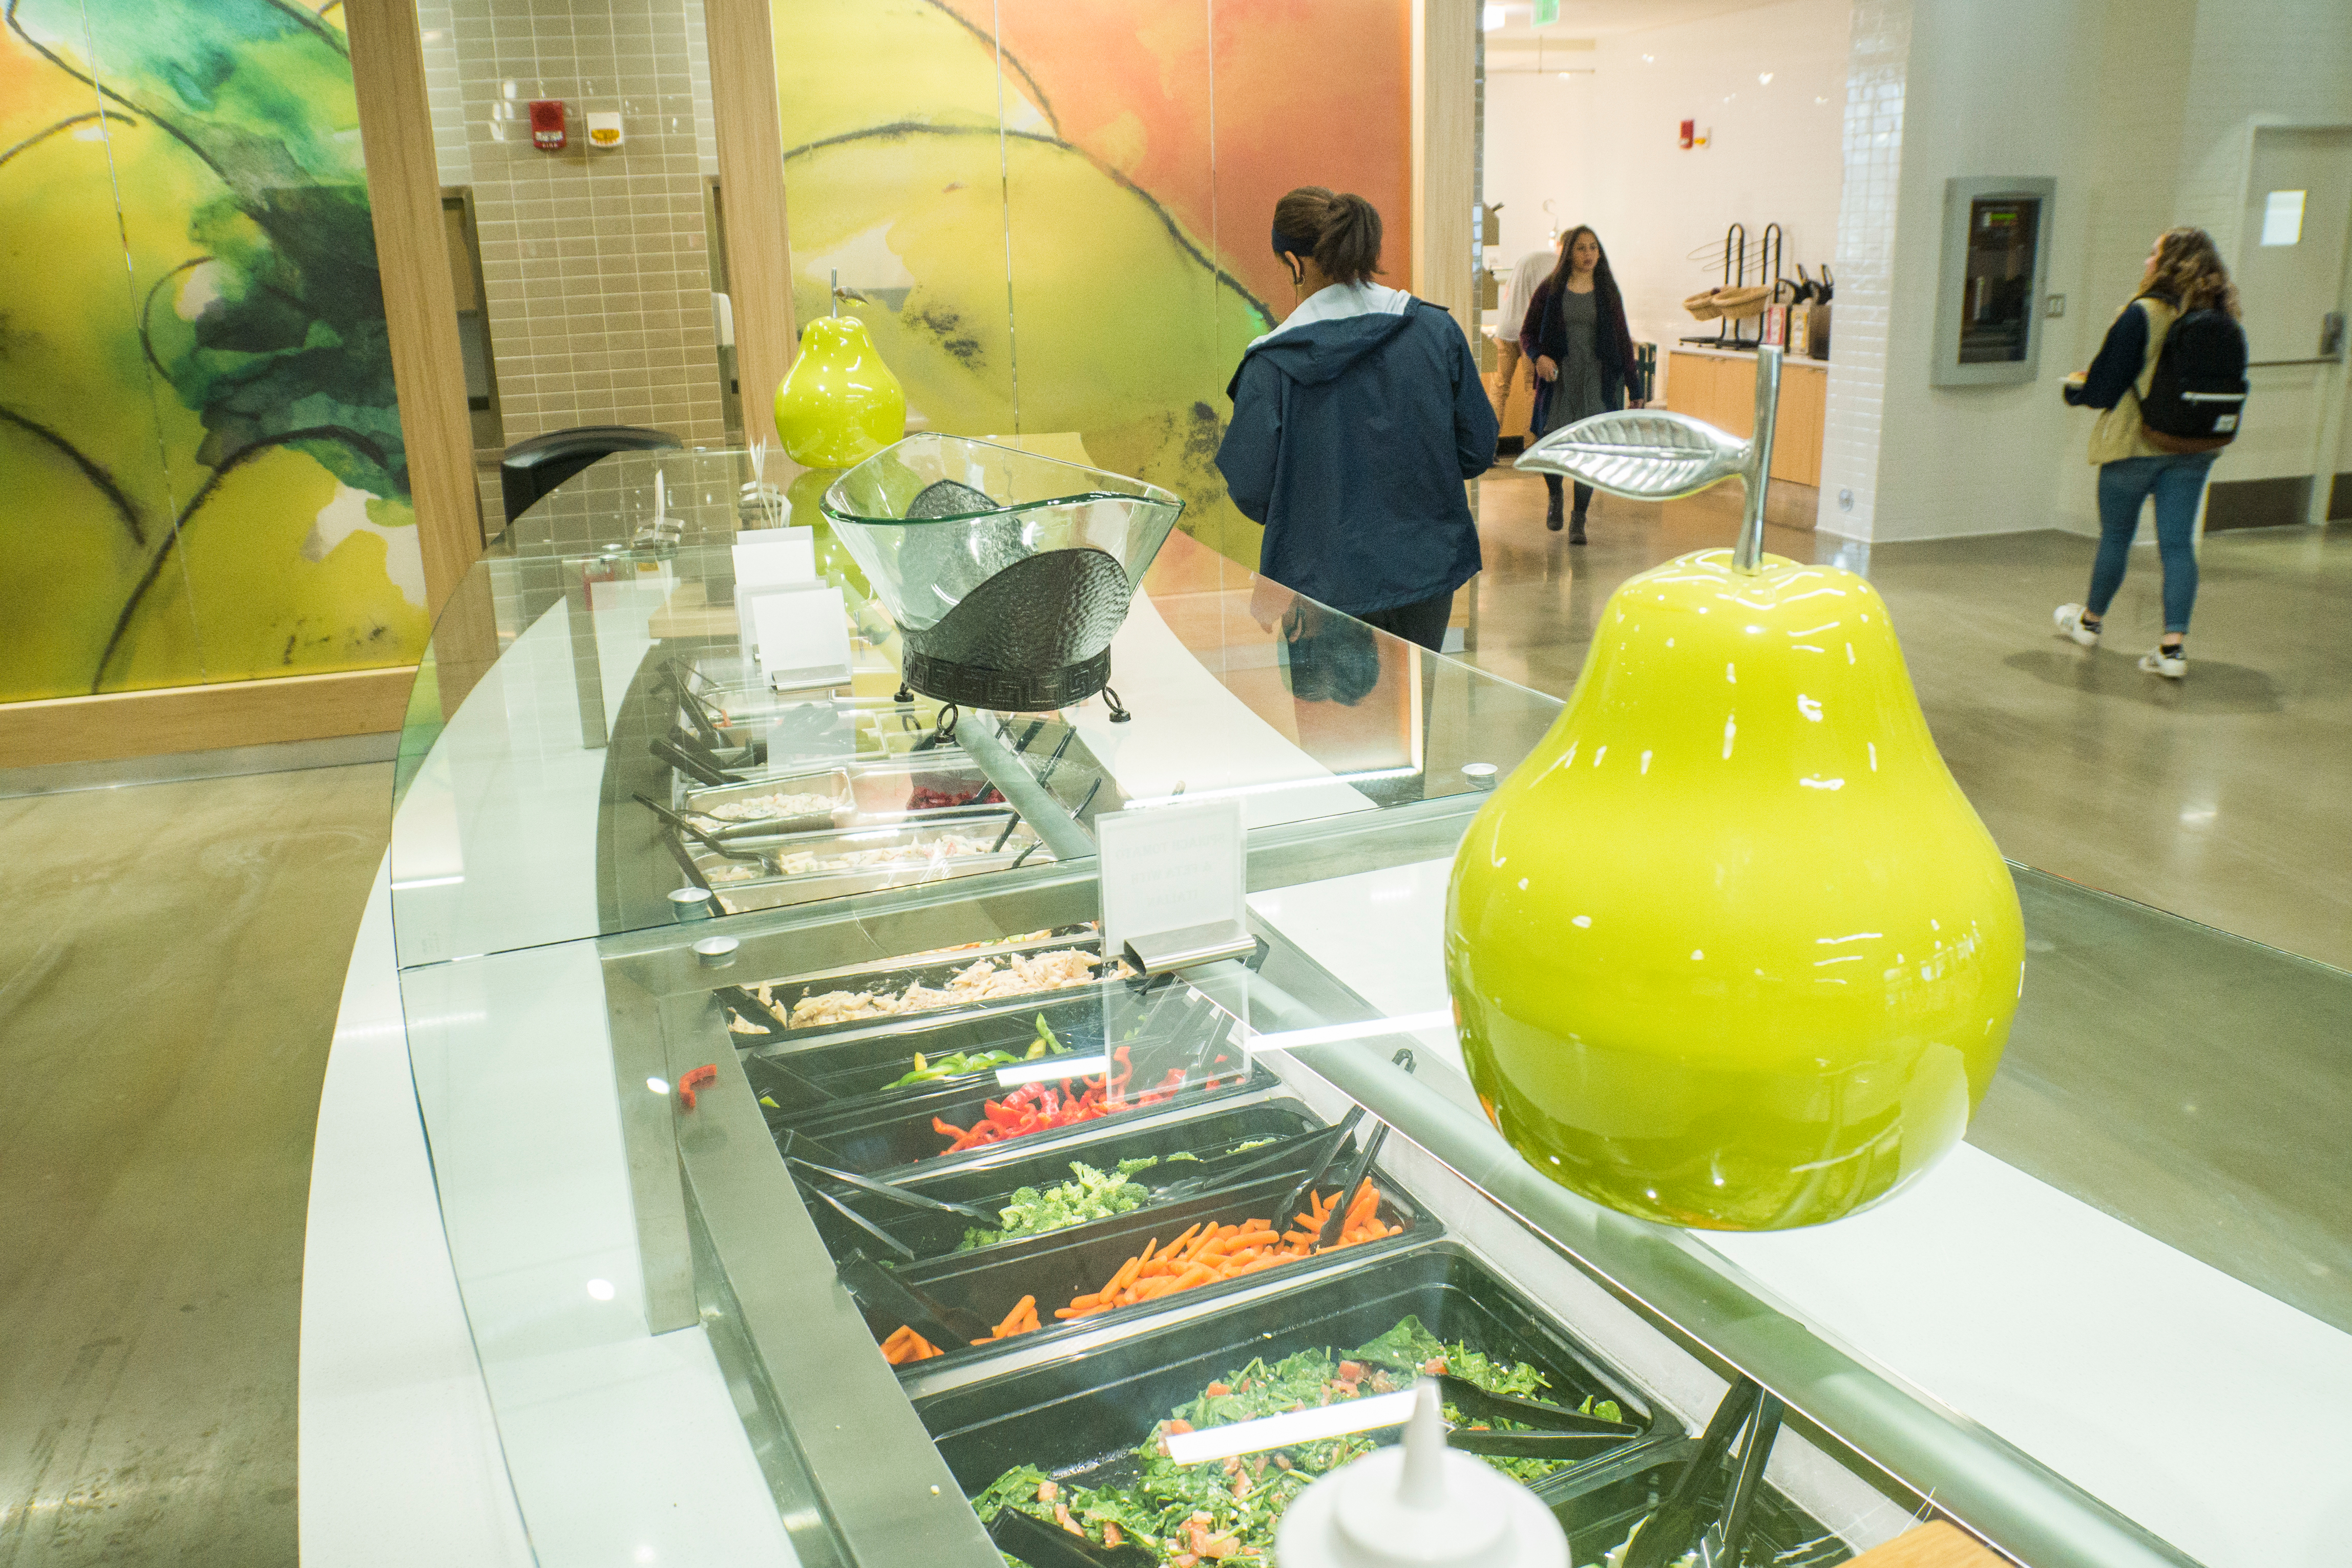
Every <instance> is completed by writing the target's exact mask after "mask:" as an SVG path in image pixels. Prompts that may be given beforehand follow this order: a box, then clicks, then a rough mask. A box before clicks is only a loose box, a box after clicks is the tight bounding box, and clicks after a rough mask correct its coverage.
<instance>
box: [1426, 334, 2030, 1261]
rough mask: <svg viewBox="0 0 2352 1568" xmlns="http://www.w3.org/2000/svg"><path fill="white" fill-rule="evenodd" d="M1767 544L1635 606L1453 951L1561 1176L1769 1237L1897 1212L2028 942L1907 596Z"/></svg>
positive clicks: (2009, 1008)
mask: <svg viewBox="0 0 2352 1568" xmlns="http://www.w3.org/2000/svg"><path fill="white" fill-rule="evenodd" d="M1776 368H1777V367H1776ZM1776 379H1777V378H1776ZM1603 417H1610V416H1603ZM1615 417H1616V418H1618V419H1619V420H1620V421H1622V420H1624V419H1628V418H1631V417H1633V416H1615ZM1643 419H1644V421H1645V422H1646V423H1647V425H1648V426H1649V427H1650V428H1651V429H1652V432H1653V434H1655V432H1656V430H1657V429H1658V428H1660V427H1661V425H1660V422H1662V421H1665V420H1667V419H1672V420H1675V421H1681V422H1683V423H1685V424H1687V425H1689V426H1692V427H1696V430H1698V431H1701V432H1705V433H1706V434H1707V435H1708V436H1710V437H1714V438H1716V439H1717V444H1718V445H1720V446H1722V447H1724V449H1725V452H1726V454H1727V456H1726V459H1725V460H1724V461H1718V462H1717V463H1716V466H1717V468H1721V469H1723V470H1724V471H1726V472H1728V471H1734V469H1735V468H1736V466H1739V465H1730V464H1728V461H1727V459H1728V456H1742V457H1746V458H1750V459H1752V458H1753V457H1754V455H1755V454H1754V451H1753V448H1752V446H1750V447H1748V448H1742V449H1739V450H1738V451H1737V452H1734V451H1732V450H1731V448H1732V447H1733V446H1734V445H1736V444H1735V442H1734V438H1732V437H1728V436H1723V435H1722V434H1721V433H1719V432H1715V431H1713V430H1712V429H1711V427H1707V426H1703V425H1699V424H1698V423H1697V422H1696V421H1689V420H1686V419H1685V416H1680V415H1675V416H1664V415H1648V416H1643ZM1578 428H1581V427H1578ZM1763 428H1764V429H1765V430H1766V431H1767V432H1768V433H1769V416H1768V420H1767V422H1766V423H1765V424H1764V426H1763ZM1568 434H1573V433H1572V432H1571V433H1568ZM1620 434H1621V436H1622V430H1621V433H1620ZM1669 434H1672V433H1669ZM1685 434H1686V433H1685ZM1555 439H1556V438H1555ZM1765 446H1766V449H1767V453H1766V455H1767V458H1768V460H1769V434H1768V438H1767V441H1766V442H1765ZM1538 450H1540V449H1538ZM1629 450H1632V449H1631V448H1629V447H1628V446H1627V445H1626V444H1624V442H1623V441H1622V439H1621V440H1620V441H1619V442H1618V444H1617V445H1616V446H1615V448H1614V449H1613V454H1612V460H1616V459H1622V458H1623V456H1624V455H1625V453H1626V452H1627V451H1629ZM1532 455H1533V454H1531V456H1532ZM1707 461H1708V460H1707V459H1706V457H1705V456H1704V455H1695V456H1692V458H1691V460H1690V462H1689V463H1688V464H1687V465H1685V466H1686V468H1688V469H1693V470H1695V469H1696V468H1698V467H1701V466H1704V465H1706V462H1707ZM1530 466H1541V464H1530ZM1759 466H1760V465H1759ZM1567 471H1570V472H1589V470H1586V469H1578V468H1575V467H1572V466H1570V467H1568V468H1567ZM1620 477H1621V478H1622V477H1623V476H1622V474H1621V475H1620ZM1685 477H1687V474H1686V475H1685ZM1708 482H1712V481H1711V480H1710V481H1708ZM1626 487H1627V488H1629V489H1631V488H1633V486H1632V484H1630V483H1628V484H1627V486H1626ZM1687 487H1696V486H1685V489H1686V488H1687ZM1652 493H1655V491H1653V492H1652ZM1751 503H1752V504H1753V503H1760V486H1756V487H1755V488H1754V489H1753V490H1752V491H1751ZM1751 509H1753V510H1755V511H1756V512H1757V514H1758V515H1757V517H1756V525H1757V526H1756V528H1755V538H1756V539H1758V540H1760V537H1761V517H1760V504H1755V505H1752V507H1751ZM1743 542H1744V544H1746V545H1747V547H1748V548H1747V549H1745V550H1744V551H1743V552H1742V553H1745V554H1746V555H1747V557H1748V564H1743V563H1742V562H1741V561H1740V560H1739V559H1737V558H1736V556H1735V552H1734V551H1732V550H1729V549H1713V550H1701V551H1699V552H1697V553H1696V554H1693V555H1686V556H1684V557H1682V558H1681V559H1676V560H1673V561H1669V562H1668V563H1666V564H1665V565H1664V566H1662V567H1659V568H1658V569H1656V570H1653V571H1649V572H1645V573H1643V574H1642V575H1641V576H1639V577H1636V578H1633V580H1630V581H1628V582H1626V583H1625V584H1624V585H1623V586H1622V587H1620V588H1619V589H1618V590H1617V591H1616V592H1615V593H1614V594H1612V596H1611V597H1610V599H1609V601H1608V603H1607V604H1606V605H1605V606H1604V607H1603V609H1602V611H1601V621H1600V626H1599V630H1598V632H1597V633H1596V635H1595V637H1594V640H1593V644H1592V649H1591V653H1590V654H1589V655H1588V657H1587V659H1586V662H1585V666H1584V671H1583V674H1582V675H1581V676H1580V678H1579V680H1578V681H1577V684H1576V687H1575V690H1574V692H1573V693H1572V694H1571V695H1570V698H1569V703H1568V706H1567V708H1566V709H1565V710H1564V711H1563V712H1562V713H1561V715H1560V716H1559V720H1558V722H1557V723H1555V724H1554V725H1553V727H1552V728H1551V730H1550V732H1549V734H1548V735H1546V736H1545V737H1544V739H1543V741H1542V742H1541V743H1540V744H1539V745H1538V746H1537V747H1536V749H1535V751H1534V752H1533V754H1532V755H1530V756H1529V757H1528V758H1527V760H1526V761H1525V762H1523V763H1522V764H1521V765H1520V766H1519V768H1517V771H1515V772H1514V773H1513V774H1512V775H1511V777H1510V778H1509V779H1507V781H1506V782H1505V783H1504V784H1503V785H1502V787H1501V788H1500V789H1497V790H1496V792H1495V794H1494V796H1493V797H1492V799H1490V800H1488V801H1487V803H1486V807H1485V808H1484V809H1483V810H1481V811H1480V812H1479V814H1478V816H1477V818H1476V820H1475V821H1474V822H1473V823H1472V824H1471V828H1470V831H1469V833H1468V835H1467V836H1466V838H1465V840H1464V841H1463V844H1462V847H1461V850H1460V852H1459V854H1458V856H1457V858H1456V860H1455V862H1454V877H1453V883H1452V887H1451V890H1450V894H1449V898H1448V904H1447V911H1446V915H1447V926H1446V952H1445V960H1446V973H1447V979H1448V982H1449V984H1450V986H1451V988H1452V990H1453V994H1454V1009H1455V1012H1456V1014H1457V1016H1458V1018H1459V1020H1460V1025H1461V1034H1462V1048H1463V1054H1464V1057H1465V1061H1466V1062H1467V1065H1468V1067H1469V1071H1470V1077H1471V1081H1472V1082H1473V1084H1474V1085H1475V1088H1476V1089H1477V1092H1478V1096H1479V1099H1480V1102H1481V1103H1482V1104H1483V1105H1484V1106H1485V1107H1486V1113H1487V1115H1488V1116H1489V1118H1491V1119H1492V1120H1493V1121H1494V1122H1495V1124H1496V1126H1497V1127H1498V1128H1499V1129H1500V1130H1501V1132H1502V1133H1503V1134H1504V1135H1505V1136H1506V1137H1507V1139H1509V1140H1510V1142H1511V1143H1512V1144H1513V1145H1515V1146H1516V1147H1517V1149H1518V1150H1519V1151H1520V1153H1521V1154H1522V1155H1525V1156H1526V1157H1527V1158H1528V1160H1529V1161H1530V1162H1531V1163H1533V1164H1534V1165H1535V1166H1537V1168H1538V1169H1539V1170H1542V1171H1543V1172H1544V1173H1545V1174H1547V1175H1549V1176H1551V1177H1552V1178H1553V1179H1555V1180H1557V1181H1559V1183H1561V1184H1562V1185H1563V1186H1568V1187H1570V1188H1571V1189H1573V1190H1575V1191H1577V1192H1580V1193H1582V1194H1583V1195H1585V1196H1586V1197H1591V1198H1592V1199H1594V1200H1596V1201H1598V1202H1601V1203H1603V1204H1606V1205H1608V1206H1610V1207H1613V1208H1617V1209H1621V1210H1622V1211H1624V1212H1626V1213H1629V1214H1635V1215H1640V1216H1643V1217H1644V1218H1651V1219H1656V1220H1661V1221H1664V1222H1666V1223H1669V1224H1674V1225H1682V1226H1692V1227H1700V1228H1715V1229H1733V1230H1754V1229H1772V1228H1783V1227H1790V1226H1800V1225H1811V1224H1817V1223H1820V1222H1822V1221H1824V1220H1830V1219H1836V1218H1841V1217H1843V1216H1844V1215H1847V1214H1851V1213H1853V1212H1854V1211H1856V1210H1858V1209H1860V1208H1863V1207H1867V1206H1869V1205H1871V1204H1873V1203H1876V1202H1878V1201H1880V1200H1882V1199H1884V1198H1885V1197H1888V1196H1889V1195H1891V1194H1893V1193H1894V1192H1895V1191H1896V1190H1897V1189H1898V1188H1900V1187H1901V1186H1903V1185H1904V1184H1905V1183H1906V1182H1908V1181H1910V1180H1911V1179H1913V1178H1914V1177H1916V1176H1918V1175H1919V1174H1920V1173H1921V1172H1923V1171H1925V1170H1926V1169H1927V1167H1928V1166H1930V1165H1931V1164H1933V1163H1934V1162H1935V1161H1936V1160H1937V1158H1939V1157H1940V1156H1941V1155H1944V1154H1945V1153H1946V1152H1947V1151H1948V1150H1949V1149H1950V1148H1951V1146H1952V1145H1954V1144H1955V1143H1957V1142H1958V1141H1959V1138H1960V1136H1961V1135H1962V1134H1963V1133H1964V1132H1965V1131H1966V1129H1967V1126H1968V1122H1969V1116H1970V1115H1971V1113H1973V1112H1974V1110H1975V1107H1976V1105H1977V1104H1978V1103H1979V1101H1980V1100H1981V1099H1982V1097H1983V1095H1984V1092H1985V1088H1986V1085H1987V1084H1988V1083H1989V1082H1990V1080H1991V1078H1992V1073H1993V1069H1994V1067H1995V1066H1996V1065H1997V1064H1998V1063H1999V1061H2000V1053H2001V1048H2002V1046H2003V1044H2004V1043H2005V1042H2006V1040H2007V1038H2008V1033H2009V1025H2010V1019H2011V1014H2012V1013H2013V1012H2014V1011H2015V1009H2016V1007H2017V999H2018V993H2019V988H2020V985H2021V978H2022V968H2023V962H2024V934H2023V926H2022V922H2021V917H2020V915H2019V910H2018V903H2017V894H2016V890H2015V887H2014V885H2013V884H2012V883H2011V880H2010V875H2009V871H2008V868H2007V866H2006V865H2005V864H2004V863H2003V862H2002V860H2001V857H2000V852H1999V851H1997V850H1996V849H1995V848H1994V846H1993V842H1992V840H1991V838H1990V836H1989V835H1988V834H1987V833H1986V831H1985V830H1984V827H1983V824H1982V823H1980V822H1979V821H1978V819H1977V816H1976V813H1975V812H1974V811H1973V810H1971V809H1970V808H1969V802H1968V800H1967V799H1966V797H1964V796H1963V795H1962V794H1961V793H1960V789H1959V787H1958V784H1956V783H1955V782H1954V781H1953V779H1952V776H1951V774H1950V772H1949V771H1948V769H1947V768H1945V766H1944V763H1943V759H1942V758H1941V757H1939V756H1938V755H1937V750H1936V745H1935V740H1934V737H1932V736H1930V734H1929V733H1928V730H1927V721H1926V719H1925V718H1924V717H1923V716H1922V715H1921V713H1920V711H1919V704H1918V700H1917V698H1916V695H1914V693H1913V691H1912V689H1911V683H1910V678H1909V676H1908V674H1907V673H1906V670H1905V668H1904V664H1903V653H1902V650H1901V648H1900V647H1899V646H1898V645H1897V644H1896V643H1895V631H1894V628H1893V626H1892V625H1891V624H1889V622H1888V619H1887V614H1886V606H1885V601H1882V600H1881V599H1880V598H1879V596H1878V595H1877V593H1876V592H1875V591H1873V589H1872V588H1871V586H1870V584H1869V583H1868V582H1866V581H1864V580H1863V579H1862V578H1860V577H1857V576H1855V575H1854V574H1853V573H1852V572H1849V571H1843V570H1838V569H1836V568H1833V567H1827V566H1802V565H1799V564H1796V563H1795V562H1792V561H1788V560H1783V559H1778V558H1776V557H1770V556H1764V555H1762V554H1761V552H1760V549H1755V548H1754V541H1743Z"/></svg>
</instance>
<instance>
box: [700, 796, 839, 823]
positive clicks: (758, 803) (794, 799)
mask: <svg viewBox="0 0 2352 1568" xmlns="http://www.w3.org/2000/svg"><path fill="white" fill-rule="evenodd" d="M840 804H841V802H840V801H838V800H835V799H834V798H833V797H832V796H830V795H818V794H813V793H803V792H797V791H790V790H788V791H785V792H782V793H780V794H775V795H751V796H746V797H745V798H744V799H742V800H730V801H728V802H727V803H726V804H725V805H723V806H713V807H711V808H710V809H709V810H707V811H697V812H695V813H694V814H695V815H696V816H698V817H709V818H712V819H714V820H715V821H721V822H756V821H761V820H763V819H765V818H768V817H829V816H831V815H832V814H833V810H834V808H835V807H836V806H838V805H840Z"/></svg>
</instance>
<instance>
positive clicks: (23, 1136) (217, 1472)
mask: <svg viewBox="0 0 2352 1568" xmlns="http://www.w3.org/2000/svg"><path fill="white" fill-rule="evenodd" d="M391 791H392V769H391V766H390V765H389V764H388V763H379V764H375V765H372V766H366V767H345V768H318V769H314V770H310V771H307V772H297V773H277V774H267V775H259V776H255V777H247V778H235V779H206V780H200V781H191V782H184V783H173V784H150V785H145V786H142V787H140V788H136V789H92V790H85V791H80V792H77V793H72V794H57V795H44V796H28V797H21V798H17V799H14V800H0V864H5V866H6V867H7V872H6V884H7V887H8V890H9V893H8V897H7V899H6V901H5V904H0V1082H5V1084H6V1085H7V1090H6V1092H5V1093H0V1215H4V1216H5V1242H0V1325H5V1328H0V1568H35V1565H37V1568H80V1565H82V1564H91V1565H97V1564H107V1565H110V1568H111V1565H116V1564H121V1565H126V1568H145V1565H147V1564H156V1565H159V1568H160V1565H163V1564H180V1565H184V1568H274V1565H276V1564H281V1563H283V1564H290V1563H293V1562H294V1561H295V1556H296V1552H295V1511H294V1487H295V1459H294V1455H295V1443H294V1437H295V1432H294V1419H295V1417H294V1408H295V1405H294V1393H295V1351H296V1335H297V1333H298V1330H299V1312H300V1303H301V1294H300V1292H301V1279H302V1232H303V1222H304V1213H305V1204H306V1200H307V1197H308V1194H309V1189H310V1134H311V1126H312V1124H313V1122H314V1120H315V1119H316V1117H317V1114H318V1108H319V1086H320V1078H321V1074H322V1073H323V1072H324V1071H325V1068H326V1061H327V1047H328V1042H329V1037H330V1035H331V1032H332V1030H333V1027H334V1018H335V1009H336V1005H337V1001H338V998H339V997H340V995H341V990H342V983H343V970H344V967H345V966H346V965H347V964H348V963H349V961H350V958H351V947H352V936H353V934H354V932H355V931H356V930H357V928H358V924H359V915H360V907H361V904H362V902H363V901H364V900H365V898H366V895H367V888H368V883H369V882H370V881H371V880H372V879H373V876H374V875H375V869H376V864H377V862H378V861H379V860H380V859H381V857H382V855H383V847H384V841H385V837H386V831H387V826H388V815H389V809H390V804H391ZM418 1501H419V1504H420V1506H427V1505H428V1503H427V1500H424V1499H420V1500H418Z"/></svg>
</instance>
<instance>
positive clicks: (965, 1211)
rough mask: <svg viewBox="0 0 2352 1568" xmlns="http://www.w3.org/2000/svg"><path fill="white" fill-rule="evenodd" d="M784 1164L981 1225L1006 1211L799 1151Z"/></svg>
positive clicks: (993, 1222) (994, 1222) (991, 1222)
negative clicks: (945, 1196) (950, 1197)
mask: <svg viewBox="0 0 2352 1568" xmlns="http://www.w3.org/2000/svg"><path fill="white" fill-rule="evenodd" d="M784 1164H785V1165H786V1166H790V1167H791V1168H792V1169H793V1171H794V1172H796V1173H797V1172H800V1171H806V1172H808V1173H809V1174H810V1175H812V1176H823V1177H824V1178H825V1179H826V1180H828V1181H837V1182H840V1183H841V1184H842V1185H843V1186H854V1187H856V1189H857V1190H858V1191H860V1192H865V1193H871V1194H873V1195H874V1196H875V1197H880V1198H887V1199H888V1200H889V1201H890V1202H892V1203H897V1204H904V1205H905V1206H906V1207H908V1208H921V1209H928V1210H929V1211H930V1212H931V1213H934V1214H952V1215H954V1216H955V1217H956V1218H959V1219H969V1220H972V1221H974V1222H976V1223H978V1224H981V1225H998V1224H1002V1223H1003V1218H1004V1217H1003V1215H1000V1214H991V1213H989V1212H988V1211H987V1210H986V1209H984V1208H974V1207H972V1206H971V1204H968V1203H949V1202H946V1201H944V1200H942V1199H940V1198H936V1197H924V1196H923V1195H922V1194H921V1193H919V1192H911V1191H909V1190H908V1189H907V1188H906V1187H903V1186H891V1185H890V1184H889V1183H888V1182H887V1181H876V1180H875V1179H874V1178H873V1177H872V1176H859V1175H857V1174H856V1172H854V1171H845V1170H835V1168H834V1167H833V1166H821V1165H818V1164H817V1163H816V1162H815V1161H814V1160H804V1159H802V1158H801V1157H800V1156H799V1155H792V1156H789V1157H787V1158H786V1159H785V1161H784ZM923 1337H924V1338H926V1339H929V1337H930V1336H929V1334H925V1335H924V1336H923Z"/></svg>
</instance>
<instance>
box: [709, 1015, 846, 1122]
mask: <svg viewBox="0 0 2352 1568" xmlns="http://www.w3.org/2000/svg"><path fill="white" fill-rule="evenodd" d="M729 1005H730V1006H731V1005H733V1004H731V1003H730V1004H729ZM743 1076H744V1077H746V1078H748V1079H750V1080H751V1092H752V1095H753V1097H754V1098H756V1099H761V1100H764V1099H766V1098H767V1096H769V1095H770V1094H776V1093H781V1094H785V1095H789V1096H790V1097H792V1098H793V1100H795V1101H798V1102H801V1103H805V1104H810V1105H823V1104H825V1103H828V1102H831V1101H834V1100H837V1099H839V1098H840V1096H839V1095H837V1094H835V1093H834V1092H832V1091H831V1090H829V1089H824V1088H821V1087H819V1086H818V1085H817V1084H816V1083H815V1082H812V1081H811V1080H809V1079H807V1078H804V1077H803V1076H802V1075H801V1074H800V1073H798V1072H796V1071H793V1069H792V1068H791V1067H790V1066H788V1065H786V1063H785V1060H784V1059H783V1058H782V1057H779V1056H761V1054H759V1052H758V1051H750V1052H748V1053H747V1054H745V1056H744V1057H743ZM778 1109H780V1110H781V1109H782V1107H781V1106H779V1107H778Z"/></svg>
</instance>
